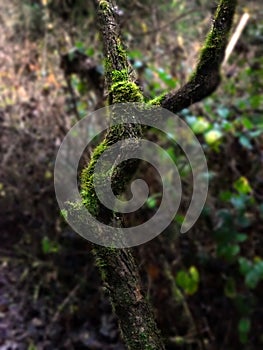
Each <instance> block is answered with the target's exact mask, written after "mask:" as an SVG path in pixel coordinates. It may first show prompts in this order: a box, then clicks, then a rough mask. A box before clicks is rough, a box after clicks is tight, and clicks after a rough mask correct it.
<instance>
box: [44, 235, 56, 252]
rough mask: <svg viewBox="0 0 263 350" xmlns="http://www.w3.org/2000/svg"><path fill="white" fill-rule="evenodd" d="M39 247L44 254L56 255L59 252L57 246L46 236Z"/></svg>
mask: <svg viewBox="0 0 263 350" xmlns="http://www.w3.org/2000/svg"><path fill="white" fill-rule="evenodd" d="M41 245H42V251H43V253H44V254H49V253H57V252H58V251H59V246H58V244H57V243H56V242H54V241H51V240H50V239H49V238H48V237H47V236H45V237H43V238H42V241H41Z"/></svg>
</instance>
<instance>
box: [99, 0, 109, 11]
mask: <svg viewBox="0 0 263 350" xmlns="http://www.w3.org/2000/svg"><path fill="white" fill-rule="evenodd" d="M99 8H100V9H101V10H102V11H107V10H108V9H109V3H108V1H106V0H101V1H100V2H99Z"/></svg>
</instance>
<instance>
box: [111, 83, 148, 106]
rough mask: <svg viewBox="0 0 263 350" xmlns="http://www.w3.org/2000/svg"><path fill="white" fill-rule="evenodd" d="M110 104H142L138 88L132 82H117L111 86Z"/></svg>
mask: <svg viewBox="0 0 263 350" xmlns="http://www.w3.org/2000/svg"><path fill="white" fill-rule="evenodd" d="M110 93H111V96H112V103H121V102H143V96H142V94H141V91H140V88H139V87H138V86H137V85H136V84H135V83H133V82H129V81H118V82H117V83H114V84H112V86H111V91H110Z"/></svg>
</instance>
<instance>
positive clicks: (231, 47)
mask: <svg viewBox="0 0 263 350" xmlns="http://www.w3.org/2000/svg"><path fill="white" fill-rule="evenodd" d="M249 17H250V16H249V14H248V13H247V12H245V13H244V14H243V16H242V17H241V19H240V21H239V23H238V26H237V27H236V30H235V31H234V34H233V35H232V38H231V40H230V41H229V44H228V45H227V48H226V52H225V58H224V61H223V63H222V67H224V66H225V65H226V63H227V61H228V59H229V57H230V55H231V53H232V51H233V50H234V48H235V46H236V43H237V42H238V39H239V38H240V36H241V34H242V32H243V30H244V29H245V26H246V25H247V22H248V20H249Z"/></svg>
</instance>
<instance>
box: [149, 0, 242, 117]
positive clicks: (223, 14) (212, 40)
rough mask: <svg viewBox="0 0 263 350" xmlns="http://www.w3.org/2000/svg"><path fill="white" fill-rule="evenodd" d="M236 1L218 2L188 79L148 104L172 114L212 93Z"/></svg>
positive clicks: (217, 83) (214, 88)
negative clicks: (179, 86)
mask: <svg viewBox="0 0 263 350" xmlns="http://www.w3.org/2000/svg"><path fill="white" fill-rule="evenodd" d="M236 4H237V0H221V1H220V3H219V5H218V8H217V11H216V14H215V18H214V20H213V24H212V28H211V31H210V32H209V33H208V35H207V37H206V40H205V43H204V46H203V48H202V50H201V53H200V56H199V60H198V64H197V66H196V69H195V71H194V73H193V74H192V76H191V77H190V80H189V81H188V82H187V83H186V84H185V85H184V86H182V87H181V88H180V89H179V90H175V91H171V92H170V93H168V94H166V95H163V96H160V97H159V98H156V99H154V100H152V101H150V104H159V105H161V107H163V108H166V109H168V110H169V111H171V112H173V113H176V112H179V111H181V110H182V109H184V108H186V107H189V106H190V105H192V104H193V103H195V102H198V101H201V100H202V99H203V98H205V97H207V96H209V95H210V94H211V93H213V92H214V91H215V90H216V88H217V87H218V85H219V83H220V67H221V64H222V62H223V59H224V55H225V49H226V46H227V43H228V37H229V32H230V30H231V27H232V22H233V17H234V13H235V8H236Z"/></svg>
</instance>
